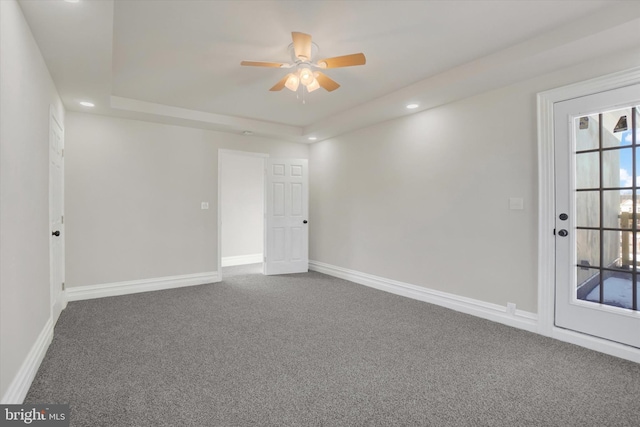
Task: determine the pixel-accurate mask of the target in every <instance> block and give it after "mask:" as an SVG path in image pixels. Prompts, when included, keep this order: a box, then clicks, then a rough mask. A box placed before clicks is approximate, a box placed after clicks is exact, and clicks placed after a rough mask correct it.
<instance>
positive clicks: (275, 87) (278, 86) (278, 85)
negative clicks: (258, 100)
mask: <svg viewBox="0 0 640 427" xmlns="http://www.w3.org/2000/svg"><path fill="white" fill-rule="evenodd" d="M288 78H289V74H287V75H286V76H284V77H283V78H282V80H280V81H279V82H278V83H276V84H275V85H273V87H272V88H271V89H269V90H270V91H271V92H275V91H278V90H282V89H283V88H284V84H285V83H286V82H287V79H288Z"/></svg>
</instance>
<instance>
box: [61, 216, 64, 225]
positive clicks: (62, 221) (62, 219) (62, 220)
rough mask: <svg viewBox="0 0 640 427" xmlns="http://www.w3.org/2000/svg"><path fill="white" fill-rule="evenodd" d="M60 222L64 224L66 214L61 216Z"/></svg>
mask: <svg viewBox="0 0 640 427" xmlns="http://www.w3.org/2000/svg"><path fill="white" fill-rule="evenodd" d="M60 224H64V215H62V216H60Z"/></svg>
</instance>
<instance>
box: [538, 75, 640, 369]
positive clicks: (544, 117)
mask: <svg viewBox="0 0 640 427" xmlns="http://www.w3.org/2000/svg"><path fill="white" fill-rule="evenodd" d="M638 83H640V67H636V68H631V69H629V70H625V71H621V72H618V73H613V74H608V75H605V76H602V77H597V78H595V79H591V80H587V81H584V82H579V83H575V84H572V85H568V86H563V87H559V88H556V89H552V90H549V91H545V92H540V93H538V95H537V116H538V124H537V125H538V126H537V128H538V333H539V334H541V335H545V336H548V337H552V338H555V339H558V340H560V341H565V342H569V343H572V344H576V345H580V346H582V347H586V348H589V349H592V350H596V351H600V352H602V353H606V354H610V355H612V356H617V357H621V358H623V359H627V360H632V361H634V362H638V363H640V350H638V349H635V348H633V347H630V346H626V345H623V344H618V343H614V342H612V341H609V340H605V339H601V338H596V337H593V336H590V335H586V334H582V333H579V332H574V331H570V330H567V329H562V328H559V327H556V326H555V239H556V238H555V236H554V234H553V230H554V228H555V223H556V221H555V176H554V174H555V172H554V136H553V132H554V119H553V115H554V104H555V103H556V102H561V101H566V100H569V99H573V98H578V97H581V96H586V95H592V94H595V93H598V92H604V91H608V90H612V89H618V88H621V87H624V86H630V85H633V84H638Z"/></svg>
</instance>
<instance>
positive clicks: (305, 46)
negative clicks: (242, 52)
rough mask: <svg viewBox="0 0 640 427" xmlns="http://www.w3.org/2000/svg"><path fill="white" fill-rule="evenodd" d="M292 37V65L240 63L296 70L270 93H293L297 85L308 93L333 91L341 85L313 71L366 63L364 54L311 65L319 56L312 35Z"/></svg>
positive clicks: (274, 86)
mask: <svg viewBox="0 0 640 427" xmlns="http://www.w3.org/2000/svg"><path fill="white" fill-rule="evenodd" d="M291 38H292V39H293V43H291V44H290V45H289V51H290V52H291V60H292V62H291V63H288V64H287V63H281V62H263V61H242V62H241V63H240V65H243V66H249V67H273V68H295V71H293V72H290V73H289V74H287V75H286V76H284V78H283V79H281V80H280V81H279V82H278V83H276V84H275V85H273V87H272V88H271V89H269V90H270V91H272V92H274V91H280V90H282V89H283V88H285V87H286V88H287V89H289V90H290V91H293V92H296V91H297V90H298V89H299V88H300V85H302V87H303V88H306V89H307V92H309V93H311V92H313V91H314V90H317V89H319V88H323V89H325V90H326V91H327V92H332V91H334V90H336V89H338V88H339V87H340V85H339V84H338V83H337V82H336V81H334V80H332V79H331V78H330V77H328V76H327V75H326V74H324V73H321V72H320V71H313V69H314V68H319V69H323V70H324V69H327V68H341V67H351V66H354V65H364V64H366V62H367V60H366V58H365V56H364V54H363V53H354V54H351V55H344V56H336V57H333V58H326V59H321V60H319V61H317V62H313V58H314V57H315V56H316V54H317V53H318V45H316V44H315V43H313V42H312V41H311V36H310V35H309V34H305V33H299V32H292V33H291Z"/></svg>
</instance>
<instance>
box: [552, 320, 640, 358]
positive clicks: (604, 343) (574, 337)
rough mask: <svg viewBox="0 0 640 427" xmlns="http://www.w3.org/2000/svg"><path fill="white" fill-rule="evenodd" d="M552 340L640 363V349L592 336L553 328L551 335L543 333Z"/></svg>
mask: <svg viewBox="0 0 640 427" xmlns="http://www.w3.org/2000/svg"><path fill="white" fill-rule="evenodd" d="M542 335H546V336H548V337H551V338H555V339H557V340H559V341H564V342H568V343H571V344H575V345H579V346H580V347H584V348H588V349H590V350H594V351H598V352H600V353H605V354H608V355H610V356H615V357H619V358H621V359H625V360H630V361H631V362H636V363H640V349H637V348H635V347H631V346H628V345H624V344H620V343H617V342H613V341H609V340H605V339H602V338H598V337H593V336H591V335H586V334H582V333H580V332H575V331H571V330H568V329H562V328H558V327H555V326H554V327H553V328H552V330H551V333H550V334H545V333H543V334H542Z"/></svg>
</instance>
